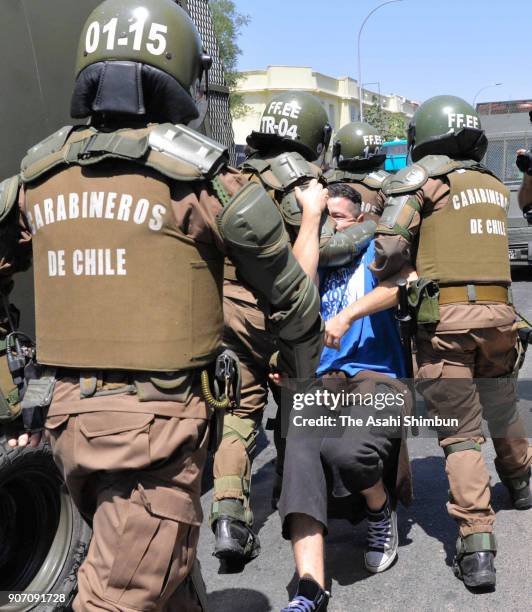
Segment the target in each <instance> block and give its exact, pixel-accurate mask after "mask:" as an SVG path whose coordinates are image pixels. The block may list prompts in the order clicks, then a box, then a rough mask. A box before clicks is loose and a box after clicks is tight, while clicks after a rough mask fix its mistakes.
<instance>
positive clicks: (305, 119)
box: [247, 91, 332, 161]
mask: <svg viewBox="0 0 532 612" xmlns="http://www.w3.org/2000/svg"><path fill="white" fill-rule="evenodd" d="M331 131H332V130H331V126H330V125H329V119H328V118H327V113H326V112H325V109H324V108H323V106H322V105H321V102H320V101H319V100H318V99H317V98H316V97H315V96H313V95H312V94H309V93H307V92H305V91H289V92H285V93H282V94H279V95H278V96H275V97H274V98H272V99H271V100H270V101H269V102H268V104H266V109H265V110H264V113H263V115H262V119H261V123H260V130H259V131H257V132H251V134H250V135H249V136H248V138H247V142H248V144H249V145H250V146H251V147H253V148H254V149H258V150H264V149H271V148H274V147H280V148H282V149H283V151H298V152H299V153H301V155H303V157H304V158H305V159H307V161H314V160H316V159H318V157H319V156H320V155H321V154H322V153H323V152H324V151H326V150H327V147H328V146H329V141H330V139H331Z"/></svg>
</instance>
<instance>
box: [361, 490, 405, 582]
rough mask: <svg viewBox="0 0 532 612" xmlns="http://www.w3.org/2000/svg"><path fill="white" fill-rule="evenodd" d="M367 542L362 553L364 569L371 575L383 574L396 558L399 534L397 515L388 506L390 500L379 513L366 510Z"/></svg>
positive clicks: (388, 499)
mask: <svg viewBox="0 0 532 612" xmlns="http://www.w3.org/2000/svg"><path fill="white" fill-rule="evenodd" d="M366 515H367V519H368V540H367V545H366V550H365V552H364V564H365V566H366V569H367V570H368V571H369V572H372V573H373V574H377V573H378V572H384V570H387V569H388V568H389V567H390V565H391V564H392V563H393V562H394V561H395V559H396V558H397V549H398V548H399V534H398V532H397V513H396V512H395V510H392V508H391V506H390V498H389V497H388V498H387V500H386V504H385V505H384V507H383V509H382V510H380V511H379V512H373V511H372V510H370V509H369V508H366Z"/></svg>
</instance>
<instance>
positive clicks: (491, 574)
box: [453, 533, 497, 589]
mask: <svg viewBox="0 0 532 612" xmlns="http://www.w3.org/2000/svg"><path fill="white" fill-rule="evenodd" d="M456 551H457V552H456V557H455V559H454V563H453V569H454V573H455V575H456V576H457V578H460V579H461V580H463V581H464V584H465V585H466V586H468V587H470V588H474V589H490V588H493V587H495V581H496V580H495V553H496V551H497V546H496V542H495V536H494V535H493V534H492V533H474V534H471V535H469V536H466V537H465V538H462V537H459V538H458V542H457V543H456Z"/></svg>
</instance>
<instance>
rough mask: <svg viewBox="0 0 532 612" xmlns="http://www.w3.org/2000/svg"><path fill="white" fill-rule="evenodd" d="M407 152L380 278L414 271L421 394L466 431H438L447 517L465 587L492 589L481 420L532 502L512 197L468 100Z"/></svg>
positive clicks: (449, 109) (526, 503)
mask: <svg viewBox="0 0 532 612" xmlns="http://www.w3.org/2000/svg"><path fill="white" fill-rule="evenodd" d="M409 147H410V153H411V156H412V160H413V161H414V162H415V163H414V165H413V166H411V167H409V168H405V169H404V170H401V171H400V172H399V173H398V174H397V175H395V176H392V177H391V178H390V179H388V181H387V182H386V184H385V186H384V193H385V194H386V196H387V202H386V208H385V210H384V213H383V215H382V217H381V219H380V223H379V226H378V228H377V235H376V257H375V261H374V264H373V269H374V271H375V273H376V275H377V276H378V277H379V278H380V279H385V278H388V277H389V276H391V275H392V274H394V273H395V272H397V271H398V270H400V269H401V267H402V266H403V264H404V263H407V262H410V261H412V262H414V263H415V267H416V270H417V274H418V276H419V277H420V280H419V281H417V283H416V285H415V287H413V288H412V293H411V299H412V302H413V304H414V305H415V306H416V308H417V336H416V344H417V363H418V368H419V370H418V375H417V377H418V385H419V389H420V391H421V393H422V394H423V396H424V398H425V402H426V405H427V409H428V412H429V415H431V416H432V415H437V416H440V417H447V418H448V417H456V418H457V419H458V422H459V426H458V428H456V429H454V430H452V431H451V432H450V431H445V430H439V432H438V434H439V442H440V445H441V447H442V448H443V450H444V452H445V458H446V471H447V475H448V477H449V485H450V487H449V488H450V501H449V503H448V505H447V508H448V511H449V514H450V515H451V516H452V517H453V518H455V519H456V521H457V522H458V527H459V538H458V542H457V554H456V558H455V573H456V575H457V576H458V577H460V578H462V579H463V581H464V582H465V584H466V585H467V586H471V587H492V586H494V585H495V568H494V557H495V553H496V549H497V547H496V542H495V538H494V535H493V524H494V512H493V510H492V508H491V505H490V489H489V474H488V471H487V469H486V465H485V463H484V460H483V458H482V453H481V443H482V442H483V441H484V438H483V437H482V431H481V418H482V411H483V412H484V416H485V417H486V418H487V419H488V425H489V429H490V432H491V436H492V438H493V443H494V446H495V450H496V453H497V458H496V460H495V465H496V468H497V471H498V473H499V476H500V478H501V480H502V481H503V483H504V484H505V485H506V486H507V488H508V490H509V492H510V495H511V497H512V501H513V504H514V507H516V508H523V509H524V508H527V507H530V505H531V501H532V500H531V495H530V489H529V480H530V462H531V459H532V453H531V451H530V448H529V446H528V442H527V438H526V433H525V431H524V427H523V425H522V423H521V420H520V418H519V415H518V414H517V411H516V406H515V404H516V397H515V390H514V384H513V381H512V379H511V378H510V377H511V375H512V373H513V370H514V365H515V362H516V330H515V325H514V321H515V311H514V308H513V306H512V296H511V277H510V268H509V261H508V239H507V236H506V215H507V207H508V196H509V193H508V190H507V188H506V187H505V186H504V185H503V184H502V183H501V182H500V181H499V180H498V179H497V178H496V177H495V176H493V175H492V174H491V173H490V172H489V170H488V169H487V168H485V167H484V166H483V165H482V164H481V163H480V162H481V160H482V158H483V156H484V154H485V151H486V147H487V139H486V136H485V133H484V131H483V130H482V127H481V124H480V119H479V117H478V115H477V114H476V112H475V110H474V109H473V108H472V107H471V106H470V105H469V104H467V103H466V102H465V101H463V100H461V99H460V98H456V97H453V96H437V97H435V98H432V99H430V100H428V101H426V102H425V103H424V104H422V105H421V107H420V108H419V109H418V111H417V112H416V114H415V115H414V118H413V120H412V122H411V124H410V127H409ZM474 379H477V380H474ZM478 379H481V380H478ZM493 379H495V380H493ZM476 383H478V384H476Z"/></svg>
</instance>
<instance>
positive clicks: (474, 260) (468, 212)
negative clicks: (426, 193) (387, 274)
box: [416, 168, 511, 285]
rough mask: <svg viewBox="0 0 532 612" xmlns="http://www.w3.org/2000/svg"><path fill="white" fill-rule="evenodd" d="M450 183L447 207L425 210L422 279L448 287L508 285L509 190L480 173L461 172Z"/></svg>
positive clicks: (420, 254) (450, 177)
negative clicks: (473, 284) (457, 285)
mask: <svg viewBox="0 0 532 612" xmlns="http://www.w3.org/2000/svg"><path fill="white" fill-rule="evenodd" d="M446 178H447V180H448V181H449V184H450V194H449V198H448V200H447V202H446V203H445V204H444V206H443V207H442V208H440V209H437V210H428V211H427V210H426V208H424V209H422V210H421V216H422V221H421V228H420V233H419V246H418V252H417V259H416V269H417V273H418V275H419V276H420V277H423V278H430V279H433V280H436V281H439V282H440V283H441V284H450V285H452V284H468V283H485V284H503V285H509V284H510V283H511V276H510V264H509V259H508V238H507V209H508V198H509V191H508V189H507V188H506V187H505V186H504V185H503V184H502V183H501V182H500V181H499V180H498V179H497V178H495V177H494V176H492V175H491V174H489V173H487V172H481V171H477V170H468V169H463V168H462V169H458V170H455V171H452V172H450V173H449V174H447V175H446Z"/></svg>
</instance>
